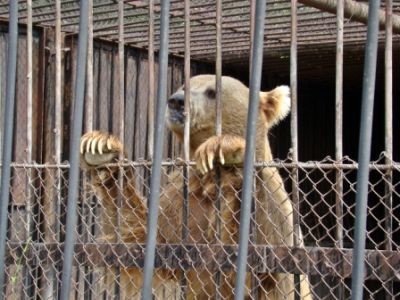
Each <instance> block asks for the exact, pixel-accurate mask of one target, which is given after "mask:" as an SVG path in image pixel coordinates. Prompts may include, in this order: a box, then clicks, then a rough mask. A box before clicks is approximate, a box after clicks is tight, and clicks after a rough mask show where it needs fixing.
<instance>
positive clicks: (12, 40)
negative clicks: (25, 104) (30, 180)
mask: <svg viewBox="0 0 400 300" xmlns="http://www.w3.org/2000/svg"><path fill="white" fill-rule="evenodd" d="M9 8H10V10H9V23H8V24H9V25H8V26H9V27H8V53H7V55H8V56H7V62H8V63H7V74H6V80H7V83H6V84H7V85H6V101H5V109H4V114H5V116H4V130H3V156H2V174H1V191H0V199H1V211H0V291H1V290H2V288H3V284H4V276H5V269H4V261H5V253H6V239H7V228H8V226H7V220H8V204H9V201H10V197H9V195H10V194H9V193H10V178H11V168H10V164H11V155H12V146H13V130H14V106H15V80H16V73H17V44H18V43H17V42H18V1H14V0H10V1H9Z"/></svg>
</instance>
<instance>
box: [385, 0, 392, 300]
mask: <svg viewBox="0 0 400 300" xmlns="http://www.w3.org/2000/svg"><path fill="white" fill-rule="evenodd" d="M392 26H393V0H386V25H385V33H386V36H385V152H386V156H385V164H387V165H388V164H392V161H393V107H392V106H393V73H392V72H393V62H392V55H393V40H392V39H393V27H392ZM392 183H393V170H392V169H387V170H386V172H385V230H386V232H385V234H386V242H385V249H386V250H392V226H393V196H392ZM386 285H387V286H386V290H388V291H389V293H386V299H392V298H393V297H394V296H393V281H389V282H387V283H386Z"/></svg>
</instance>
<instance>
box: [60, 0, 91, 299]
mask: <svg viewBox="0 0 400 300" xmlns="http://www.w3.org/2000/svg"><path fill="white" fill-rule="evenodd" d="M88 11H89V5H88V2H87V1H81V2H80V17H79V40H78V56H77V63H76V86H75V102H74V116H73V118H74V120H75V122H74V123H73V127H72V134H71V146H70V151H69V153H70V170H69V178H68V182H69V189H68V206H67V221H66V234H65V241H64V264H63V273H62V282H61V294H60V296H61V297H60V298H61V300H67V299H69V298H68V296H69V289H70V286H71V281H70V280H71V275H72V262H73V258H74V243H75V226H76V220H77V214H76V204H77V198H78V189H79V141H80V136H81V134H82V119H83V100H84V94H85V77H86V59H87V39H88Z"/></svg>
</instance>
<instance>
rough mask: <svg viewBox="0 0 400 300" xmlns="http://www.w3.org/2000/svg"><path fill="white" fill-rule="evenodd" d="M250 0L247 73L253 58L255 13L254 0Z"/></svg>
mask: <svg viewBox="0 0 400 300" xmlns="http://www.w3.org/2000/svg"><path fill="white" fill-rule="evenodd" d="M249 1H250V52H249V53H250V61H249V74H250V73H251V62H252V60H253V57H252V55H253V42H254V41H253V39H254V16H255V14H256V5H255V0H249Z"/></svg>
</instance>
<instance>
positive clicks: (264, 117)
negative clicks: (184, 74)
mask: <svg viewBox="0 0 400 300" xmlns="http://www.w3.org/2000/svg"><path fill="white" fill-rule="evenodd" d="M221 82H222V84H221V107H222V133H223V134H230V135H238V136H242V137H245V134H246V126H247V110H248V105H249V89H248V88H247V87H246V86H245V85H244V84H243V83H241V82H240V81H239V80H237V79H234V78H232V77H228V76H222V78H221ZM215 83H216V76H215V75H198V76H194V77H192V78H191V79H190V147H191V150H195V149H197V147H198V146H199V145H200V144H201V143H203V142H204V141H205V140H207V139H208V138H209V137H211V136H213V135H215V128H216V127H215V123H216V122H215V121H216V91H215ZM289 93H290V91H289V88H288V87H287V86H280V87H278V88H276V89H274V90H272V91H270V92H260V106H259V107H260V112H261V113H260V114H259V116H258V120H257V135H258V137H257V138H258V140H259V138H261V140H265V139H266V134H267V130H268V128H270V127H271V126H273V125H274V124H276V123H277V122H278V121H279V120H281V119H283V118H284V117H285V116H286V115H287V114H288V112H289V110H290V98H289ZM184 98H185V91H184V87H183V86H182V87H180V88H179V89H178V90H177V91H176V92H175V93H174V94H173V95H172V96H171V97H170V98H169V99H168V109H167V123H168V127H169V128H170V129H171V130H172V131H173V132H174V133H175V134H176V135H177V136H178V138H179V139H181V140H182V137H183V132H184V122H185V115H184ZM258 142H260V146H261V144H263V142H262V141H258Z"/></svg>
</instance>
